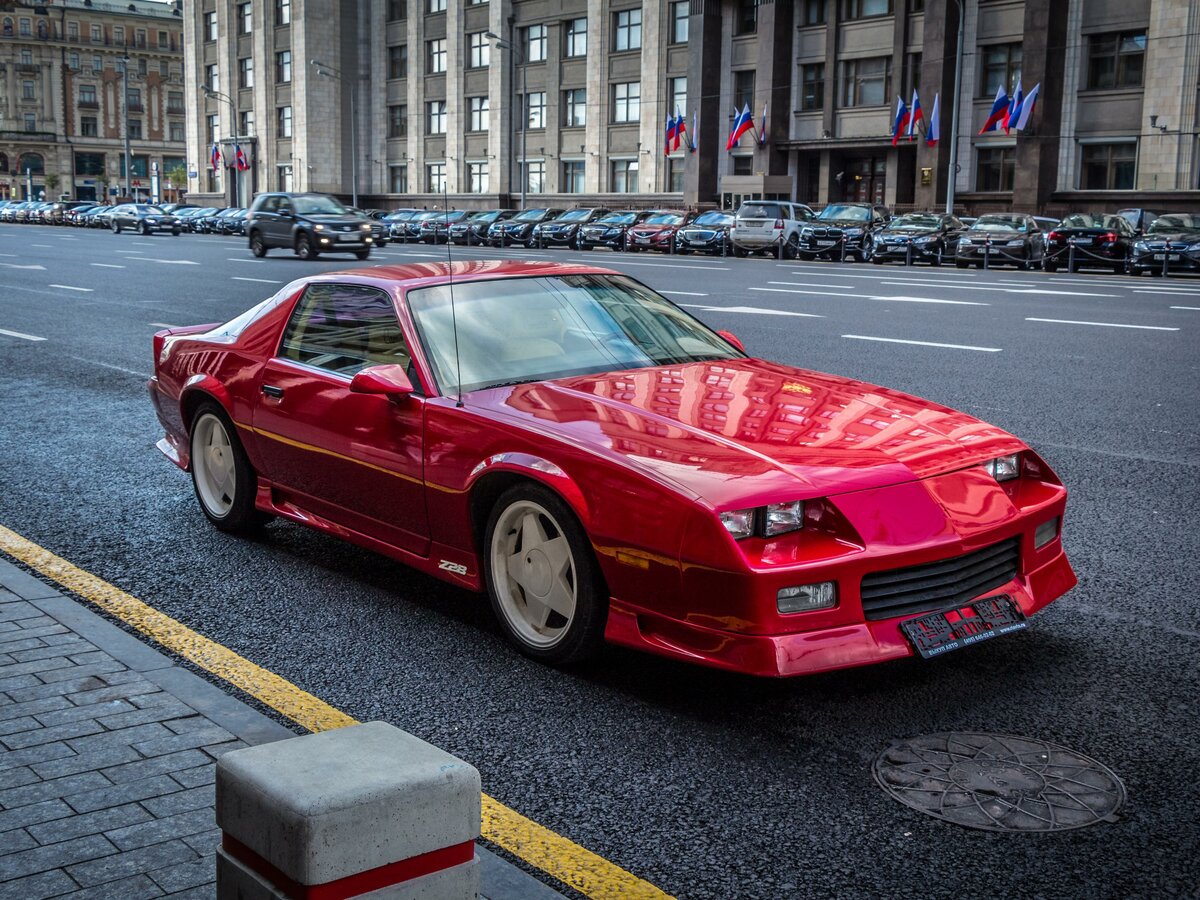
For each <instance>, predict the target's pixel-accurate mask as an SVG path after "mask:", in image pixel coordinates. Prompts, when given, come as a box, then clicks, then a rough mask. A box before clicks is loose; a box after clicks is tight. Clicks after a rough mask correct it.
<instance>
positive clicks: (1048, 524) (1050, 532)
mask: <svg viewBox="0 0 1200 900" xmlns="http://www.w3.org/2000/svg"><path fill="white" fill-rule="evenodd" d="M1059 521H1060V520H1059V518H1058V516H1055V517H1054V518H1053V519H1049V520H1047V521H1045V522H1043V523H1042V524H1041V525H1039V526H1038V527H1037V531H1035V532H1034V533H1033V546H1035V547H1037V548H1038V549H1039V550H1040V549H1041V548H1042V547H1045V546H1046V545H1047V544H1048V543H1050V542H1051V541H1052V540H1054V539H1055V538H1056V537H1058V526H1059Z"/></svg>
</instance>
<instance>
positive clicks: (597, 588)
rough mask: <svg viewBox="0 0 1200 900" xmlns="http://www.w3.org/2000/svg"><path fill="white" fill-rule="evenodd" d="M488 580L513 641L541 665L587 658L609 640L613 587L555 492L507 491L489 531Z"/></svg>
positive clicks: (526, 486) (534, 487)
mask: <svg viewBox="0 0 1200 900" xmlns="http://www.w3.org/2000/svg"><path fill="white" fill-rule="evenodd" d="M484 560H485V563H484V575H485V579H486V582H487V589H488V596H489V597H490V598H491V602H492V609H493V611H494V612H495V614H496V618H497V619H498V620H499V622H500V626H501V628H503V630H504V632H505V634H506V635H507V636H508V638H509V639H510V640H511V641H512V642H513V643H514V644H516V646H517V648H518V649H520V651H521V652H522V653H524V654H525V655H526V656H529V657H531V658H533V659H536V660H538V661H540V662H544V663H549V664H551V665H565V664H567V663H574V662H579V661H581V660H584V659H586V658H587V657H588V656H590V655H592V654H593V653H595V652H596V650H597V649H599V647H600V645H601V644H602V643H603V641H604V625H605V620H606V619H607V617H608V590H607V589H606V588H605V586H604V580H603V578H602V577H601V575H600V569H599V566H598V565H597V564H596V559H595V556H594V555H593V553H592V548H591V544H590V542H589V541H588V539H587V535H586V534H584V531H583V528H582V527H581V526H580V525H579V523H578V521H577V520H576V518H575V514H574V513H573V512H572V511H571V508H570V507H569V506H567V504H566V503H564V502H563V501H562V499H560V498H559V496H558V495H557V494H555V493H554V492H553V491H551V490H550V489H548V488H546V487H543V486H542V485H540V484H532V483H522V484H517V485H514V486H513V487H511V488H509V489H508V490H507V491H505V492H504V493H503V494H502V495H501V496H500V499H499V500H498V501H497V502H496V505H495V507H494V508H493V509H492V512H491V515H490V516H489V517H488V522H487V529H486V531H485V533H484Z"/></svg>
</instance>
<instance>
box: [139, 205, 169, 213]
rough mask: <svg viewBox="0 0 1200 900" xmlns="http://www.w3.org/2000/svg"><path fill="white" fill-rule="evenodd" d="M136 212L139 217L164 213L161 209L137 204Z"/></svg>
mask: <svg viewBox="0 0 1200 900" xmlns="http://www.w3.org/2000/svg"><path fill="white" fill-rule="evenodd" d="M137 211H138V213H139V214H141V215H149V216H161V215H165V213H164V212H163V211H162V210H161V209H159V208H158V207H157V206H147V205H146V204H144V203H139V204H138V205H137Z"/></svg>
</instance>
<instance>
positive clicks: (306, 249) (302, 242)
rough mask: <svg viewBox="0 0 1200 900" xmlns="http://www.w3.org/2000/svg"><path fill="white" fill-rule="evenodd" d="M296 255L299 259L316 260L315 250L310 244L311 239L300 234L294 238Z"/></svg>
mask: <svg viewBox="0 0 1200 900" xmlns="http://www.w3.org/2000/svg"><path fill="white" fill-rule="evenodd" d="M296 255H297V256H298V257H300V258H301V259H316V258H317V248H316V247H314V246H313V244H312V238H310V237H309V236H308V235H307V234H302V235H300V237H298V238H296Z"/></svg>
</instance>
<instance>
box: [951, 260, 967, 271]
mask: <svg viewBox="0 0 1200 900" xmlns="http://www.w3.org/2000/svg"><path fill="white" fill-rule="evenodd" d="M954 265H955V266H956V267H957V268H959V269H965V268H967V267H968V266H970V265H971V264H970V263H969V262H963V261H962V260H961V259H960V260H957V261H956V262H955V263H954Z"/></svg>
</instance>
